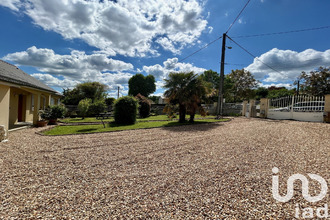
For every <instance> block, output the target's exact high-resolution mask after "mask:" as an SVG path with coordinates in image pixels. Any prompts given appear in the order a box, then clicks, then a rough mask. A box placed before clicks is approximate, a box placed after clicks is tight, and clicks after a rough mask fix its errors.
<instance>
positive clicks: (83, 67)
mask: <svg viewBox="0 0 330 220" xmlns="http://www.w3.org/2000/svg"><path fill="white" fill-rule="evenodd" d="M3 59H5V60H10V61H13V62H16V63H18V64H20V65H25V66H33V67H36V68H38V69H39V70H40V71H42V72H46V73H49V74H52V75H62V76H68V77H71V78H78V79H81V78H82V77H87V76H88V74H89V73H95V72H105V71H123V70H131V69H133V65H132V64H130V63H125V62H123V61H120V60H114V59H111V58H108V57H107V56H106V55H105V54H102V53H96V54H91V55H87V54H85V52H83V51H77V50H73V51H71V54H70V55H59V54H55V52H54V51H53V50H51V49H47V48H36V47H35V46H32V47H30V48H28V49H27V50H26V51H22V52H16V53H11V54H8V55H6V56H5V57H3Z"/></svg>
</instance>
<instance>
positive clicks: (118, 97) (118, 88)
mask: <svg viewBox="0 0 330 220" xmlns="http://www.w3.org/2000/svg"><path fill="white" fill-rule="evenodd" d="M117 99H119V86H118V94H117Z"/></svg>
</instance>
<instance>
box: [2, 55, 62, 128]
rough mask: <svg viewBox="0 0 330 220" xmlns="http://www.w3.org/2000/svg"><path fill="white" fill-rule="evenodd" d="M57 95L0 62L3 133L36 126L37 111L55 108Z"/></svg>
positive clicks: (37, 81) (31, 78) (29, 77)
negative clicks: (15, 128) (21, 124)
mask: <svg viewBox="0 0 330 220" xmlns="http://www.w3.org/2000/svg"><path fill="white" fill-rule="evenodd" d="M60 98H61V94H59V93H58V92H57V91H55V90H53V89H52V88H50V87H48V86H47V85H45V84H43V83H42V82H40V81H39V80H37V79H35V78H34V77H32V76H30V75H29V74H27V73H25V72H23V71H22V70H20V69H19V68H18V67H16V66H14V65H12V64H9V63H7V62H5V61H2V60H0V126H2V127H4V130H5V131H6V133H7V132H8V130H9V129H12V128H14V127H15V125H17V124H19V123H24V122H25V123H31V124H34V125H35V124H36V123H37V121H38V120H39V115H38V111H39V110H40V109H45V108H46V107H47V106H49V105H57V104H58V103H59V99H60Z"/></svg>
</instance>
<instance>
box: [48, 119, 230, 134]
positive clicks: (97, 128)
mask: <svg viewBox="0 0 330 220" xmlns="http://www.w3.org/2000/svg"><path fill="white" fill-rule="evenodd" d="M227 120H228V119H221V120H216V119H204V120H196V121H195V122H194V123H193V124H192V126H194V124H202V123H210V122H221V121H227ZM188 124H191V123H189V122H186V123H179V122H177V121H148V122H147V121H141V122H137V123H136V124H134V125H117V124H114V123H108V124H107V125H106V127H105V128H104V127H103V125H102V124H97V125H69V126H57V127H55V128H53V129H51V130H47V131H45V132H44V134H45V135H68V134H84V133H95V132H111V131H124V130H132V129H145V128H158V127H171V126H180V125H188Z"/></svg>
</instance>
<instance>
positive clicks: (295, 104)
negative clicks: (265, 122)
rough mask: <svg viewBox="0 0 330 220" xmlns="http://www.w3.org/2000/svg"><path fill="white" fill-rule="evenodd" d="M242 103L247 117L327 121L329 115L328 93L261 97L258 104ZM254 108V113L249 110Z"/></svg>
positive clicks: (253, 102)
mask: <svg viewBox="0 0 330 220" xmlns="http://www.w3.org/2000/svg"><path fill="white" fill-rule="evenodd" d="M243 104H244V107H243V109H244V110H245V111H244V112H245V114H244V113H243V115H245V116H247V117H258V116H259V117H263V118H271V119H279V120H281V119H293V120H299V121H312V122H322V121H329V119H327V118H329V117H328V116H329V115H330V94H329V95H326V96H325V97H316V96H304V95H300V96H286V97H281V98H274V99H261V100H260V105H257V103H255V101H254V100H251V101H250V103H249V104H250V106H249V107H248V103H247V102H243ZM254 109H255V110H256V114H254V113H252V112H251V111H253V110H254Z"/></svg>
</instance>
